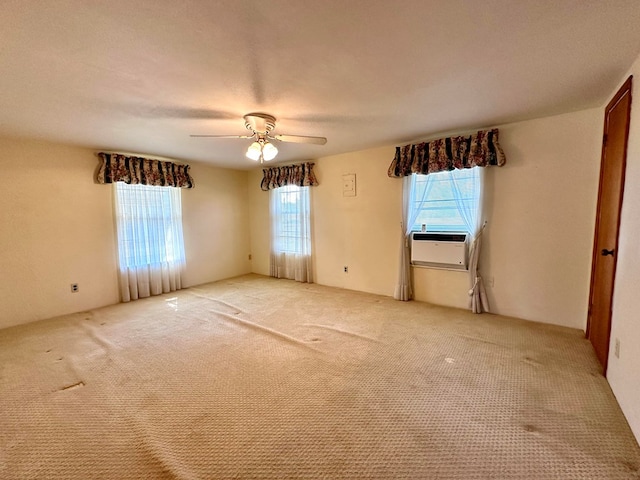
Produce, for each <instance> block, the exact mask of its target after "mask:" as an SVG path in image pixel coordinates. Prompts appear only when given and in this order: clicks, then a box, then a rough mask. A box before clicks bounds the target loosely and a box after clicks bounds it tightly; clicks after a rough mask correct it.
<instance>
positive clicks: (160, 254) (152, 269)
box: [115, 182, 185, 301]
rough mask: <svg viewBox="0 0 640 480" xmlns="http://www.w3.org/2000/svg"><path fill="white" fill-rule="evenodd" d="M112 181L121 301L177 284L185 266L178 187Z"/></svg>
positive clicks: (167, 288)
mask: <svg viewBox="0 0 640 480" xmlns="http://www.w3.org/2000/svg"><path fill="white" fill-rule="evenodd" d="M115 185H116V187H115V191H116V199H115V203H116V228H117V233H118V260H119V265H120V280H121V282H120V283H121V287H122V288H121V290H122V296H123V300H124V301H128V299H130V298H132V299H136V298H138V297H147V296H149V295H158V294H160V293H166V292H169V291H173V290H177V289H179V288H181V274H182V270H183V268H184V264H185V253H184V241H183V236H182V204H181V190H180V189H179V188H173V187H154V186H148V185H127V184H125V183H123V182H117V183H116V184H115ZM129 296H130V298H129Z"/></svg>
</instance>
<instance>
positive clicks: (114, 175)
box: [98, 152, 193, 188]
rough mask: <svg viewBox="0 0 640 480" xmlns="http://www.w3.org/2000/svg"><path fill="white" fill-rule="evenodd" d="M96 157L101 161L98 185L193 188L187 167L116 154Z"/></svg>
mask: <svg viewBox="0 0 640 480" xmlns="http://www.w3.org/2000/svg"><path fill="white" fill-rule="evenodd" d="M98 156H99V157H100V158H101V159H102V165H101V166H100V171H99V172H98V183H115V182H124V183H128V184H131V185H137V184H140V185H153V186H156V187H180V188H193V179H192V178H191V175H189V165H178V164H176V163H173V162H162V161H160V160H150V159H148V158H142V157H128V156H126V155H120V154H118V153H104V152H100V153H99V154H98Z"/></svg>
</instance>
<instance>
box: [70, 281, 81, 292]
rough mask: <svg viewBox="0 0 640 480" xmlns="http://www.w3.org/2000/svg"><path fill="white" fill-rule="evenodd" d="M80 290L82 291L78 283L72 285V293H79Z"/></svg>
mask: <svg viewBox="0 0 640 480" xmlns="http://www.w3.org/2000/svg"><path fill="white" fill-rule="evenodd" d="M79 290H80V289H79V287H78V284H77V283H72V284H71V293H78V291H79Z"/></svg>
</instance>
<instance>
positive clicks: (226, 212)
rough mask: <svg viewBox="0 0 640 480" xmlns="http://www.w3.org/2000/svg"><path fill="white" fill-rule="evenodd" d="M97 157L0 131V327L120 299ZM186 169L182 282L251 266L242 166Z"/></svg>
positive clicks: (108, 191)
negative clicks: (189, 185)
mask: <svg viewBox="0 0 640 480" xmlns="http://www.w3.org/2000/svg"><path fill="white" fill-rule="evenodd" d="M97 165H98V160H97V157H96V156H95V154H94V152H93V151H92V150H88V149H84V148H77V147H71V146H65V145H58V144H53V143H44V142H37V141H33V140H23V139H10V138H0V172H2V175H1V178H2V183H3V188H2V190H1V192H0V225H2V228H1V229H0V298H2V309H0V328H2V327H7V326H11V325H17V324H21V323H27V322H30V321H34V320H39V319H43V318H49V317H53V316H57V315H62V314H65V313H70V312H77V311H82V310H86V309H90V308H95V307H99V306H103V305H108V304H112V303H116V302H118V301H119V298H118V288H117V274H116V247H115V233H114V226H113V215H112V188H111V186H109V185H97V184H95V183H94V181H93V178H94V175H95V170H96V167H97ZM192 171H193V174H194V178H195V181H196V188H195V189H193V190H189V191H187V190H183V195H182V198H183V215H184V219H183V225H184V237H185V248H186V250H187V262H188V263H187V272H186V278H185V280H186V284H187V285H194V284H198V283H203V282H207V281H212V280H217V279H220V278H226V277H230V276H234V275H241V274H243V273H247V272H249V271H250V262H249V261H248V260H247V253H248V250H249V239H248V236H249V227H248V220H249V214H248V208H247V204H246V200H245V199H246V193H247V181H246V178H247V173H246V172H240V171H232V170H226V169H219V168H211V167H206V166H201V165H193V166H192ZM71 283H78V284H79V287H80V291H79V292H78V293H71V289H70V284H71Z"/></svg>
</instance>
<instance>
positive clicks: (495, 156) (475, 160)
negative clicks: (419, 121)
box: [387, 128, 505, 177]
mask: <svg viewBox="0 0 640 480" xmlns="http://www.w3.org/2000/svg"><path fill="white" fill-rule="evenodd" d="M504 162H505V157H504V153H503V152H502V149H501V148H500V144H499V143H498V129H497V128H494V129H492V130H480V131H479V132H477V133H474V134H473V135H468V136H457V137H448V138H440V139H438V140H432V141H430V142H424V143H418V144H415V145H405V146H404V147H396V156H395V158H394V159H393V162H391V165H390V166H389V170H388V172H387V173H388V174H389V176H390V177H405V176H407V175H411V174H412V173H421V174H423V175H426V174H429V173H436V172H442V171H445V170H447V171H448V170H454V169H462V168H471V167H486V166H489V165H497V166H499V167H501V166H502V165H504Z"/></svg>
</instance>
